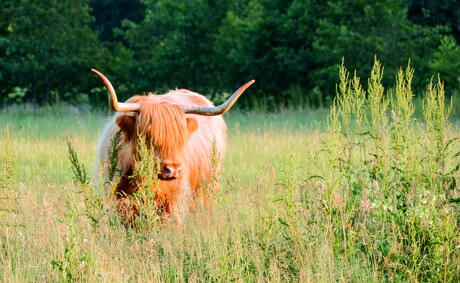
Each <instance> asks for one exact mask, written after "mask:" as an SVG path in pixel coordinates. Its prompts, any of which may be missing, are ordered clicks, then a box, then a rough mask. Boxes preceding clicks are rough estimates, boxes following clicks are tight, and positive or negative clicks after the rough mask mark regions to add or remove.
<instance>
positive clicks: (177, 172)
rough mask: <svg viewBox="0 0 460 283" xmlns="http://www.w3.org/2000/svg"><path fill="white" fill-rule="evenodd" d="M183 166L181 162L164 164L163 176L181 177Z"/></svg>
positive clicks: (166, 177) (169, 177) (170, 177)
mask: <svg viewBox="0 0 460 283" xmlns="http://www.w3.org/2000/svg"><path fill="white" fill-rule="evenodd" d="M181 173H182V166H181V165H180V164H162V166H161V177H163V178H165V179H177V178H180V177H181Z"/></svg>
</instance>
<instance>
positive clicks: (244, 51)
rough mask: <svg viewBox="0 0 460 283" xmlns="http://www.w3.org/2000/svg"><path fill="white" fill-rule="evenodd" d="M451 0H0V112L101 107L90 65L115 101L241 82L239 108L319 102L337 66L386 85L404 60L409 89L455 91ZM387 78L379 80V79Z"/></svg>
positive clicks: (220, 89) (454, 7)
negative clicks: (246, 88) (378, 67)
mask: <svg viewBox="0 0 460 283" xmlns="http://www.w3.org/2000/svg"><path fill="white" fill-rule="evenodd" d="M459 41H460V7H459V6H458V3H457V1H455V0H440V1H429V0H382V1H366V0H343V1H321V0H299V1H295V0H291V1H286V0H283V1H280V0H225V1H223V0H188V1H176V0H162V1H151V0H141V1H138V0H137V1H133V0H100V1H94V0H60V1H54V0H40V1H38V0H2V1H1V2H0V104H3V105H7V104H11V103H22V102H31V103H34V104H38V105H43V104H54V103H57V102H62V101H65V102H69V103H82V102H89V101H91V103H92V104H96V105H97V104H101V103H102V102H104V104H105V100H106V97H105V96H104V95H98V94H99V93H100V92H104V90H103V89H102V87H101V84H100V81H99V80H98V79H96V78H95V76H94V74H92V73H91V72H90V71H89V70H90V68H96V69H98V70H100V71H101V72H103V73H105V74H106V75H107V76H108V77H109V79H110V80H111V81H112V82H113V83H114V85H115V87H116V89H117V90H118V92H119V94H120V97H121V99H123V100H124V99H126V98H128V97H129V96H131V95H132V94H136V93H137V94H138V93H142V92H147V91H158V92H161V91H165V90H167V89H171V88H175V87H181V88H189V89H192V90H194V91H197V92H201V93H204V94H206V95H207V96H208V97H209V98H211V99H212V100H214V101H217V102H219V100H221V99H222V96H223V94H225V93H228V92H231V91H233V90H234V89H235V88H236V87H238V86H239V85H241V84H242V83H243V82H246V81H247V80H249V79H256V81H257V87H254V89H253V90H252V91H253V92H254V93H253V94H252V95H251V96H248V97H244V98H243V100H242V102H241V103H239V105H240V106H243V107H249V105H251V107H254V106H259V107H266V108H268V109H273V108H278V109H279V108H282V107H292V106H295V107H297V106H312V107H317V106H322V105H324V104H326V105H329V104H330V102H331V100H332V98H333V97H334V96H335V93H336V90H335V86H336V84H337V83H338V81H339V78H338V68H339V66H340V64H341V62H342V59H344V60H345V64H346V65H347V66H348V67H349V68H350V69H351V70H353V69H359V72H361V73H359V74H358V76H365V75H364V74H366V75H367V74H368V73H369V72H370V70H371V68H372V65H373V62H374V57H377V58H378V59H379V60H380V61H381V62H382V64H383V65H384V66H385V67H386V69H385V76H384V81H383V83H384V85H390V84H391V83H392V82H394V78H395V76H396V73H397V71H398V70H399V68H400V67H401V66H402V67H405V66H407V64H408V61H409V60H410V64H411V66H412V67H413V68H414V69H415V70H416V73H417V74H416V76H415V79H414V81H413V87H414V89H416V90H417V91H416V92H420V90H422V91H424V90H425V86H426V84H427V82H428V81H429V80H430V78H432V77H434V78H435V79H436V78H437V74H438V73H439V74H440V75H441V79H442V80H444V81H445V83H446V90H447V92H448V93H447V94H448V95H452V94H453V93H455V92H458V90H459V89H460V84H459V78H460V77H459V73H458V70H459V68H460V47H459ZM385 80H386V81H385Z"/></svg>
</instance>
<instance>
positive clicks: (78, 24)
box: [0, 0, 104, 104]
mask: <svg viewBox="0 0 460 283" xmlns="http://www.w3.org/2000/svg"><path fill="white" fill-rule="evenodd" d="M87 2H88V1H86V0H61V1H51V0H39V1H38V0H19V1H5V2H3V4H2V8H3V9H2V11H1V14H5V13H9V16H10V18H9V22H8V24H7V31H6V33H3V35H2V37H1V38H0V51H1V52H2V54H1V55H0V56H1V63H2V64H1V65H2V69H1V72H2V81H1V82H0V86H1V91H2V93H3V95H4V96H7V95H8V97H9V98H11V97H12V96H11V94H18V93H20V94H18V95H24V97H18V101H20V100H24V101H31V102H34V103H38V104H44V103H53V102H56V101H58V100H60V99H66V100H82V96H84V95H81V93H87V91H88V83H89V81H88V79H89V73H88V70H89V69H90V67H91V66H92V65H93V64H94V63H95V62H98V61H100V60H101V59H102V56H103V53H104V49H103V48H102V47H101V46H100V44H99V42H98V41H97V36H96V33H95V32H94V31H93V30H91V29H90V27H89V24H90V23H91V21H92V17H91V14H90V12H91V11H90V8H89V6H88V3H87ZM14 89H16V91H12V90H14ZM17 89H22V90H25V91H24V92H22V91H17ZM5 91H6V93H5ZM8 91H9V93H8ZM21 93H22V94H21ZM83 100H84V99H83Z"/></svg>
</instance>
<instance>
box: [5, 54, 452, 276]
mask: <svg viewBox="0 0 460 283" xmlns="http://www.w3.org/2000/svg"><path fill="white" fill-rule="evenodd" d="M383 75H384V70H383V67H382V66H381V65H380V63H379V62H378V61H376V62H375V65H374V69H373V71H372V73H371V75H370V78H369V80H368V85H369V87H368V88H367V89H364V88H363V87H362V85H361V82H360V79H359V78H358V77H357V76H356V75H355V74H354V75H352V76H350V74H349V72H348V71H347V70H346V68H345V66H344V65H342V66H341V68H340V78H341V81H340V83H339V84H338V86H337V97H336V99H335V101H334V103H333V106H332V108H331V109H330V111H329V115H327V118H326V114H325V112H321V111H312V110H307V109H306V110H292V111H284V112H280V113H262V112H247V113H241V112H237V111H232V112H231V113H228V114H227V115H226V116H225V118H226V120H227V123H228V126H229V141H228V150H227V154H226V156H225V157H224V167H223V170H222V172H218V171H215V175H216V176H215V177H217V176H218V175H219V174H220V178H215V181H219V183H220V186H219V190H218V191H217V192H213V193H210V194H209V196H212V198H211V200H210V201H209V202H208V205H205V206H197V207H196V209H194V211H193V212H192V213H191V214H190V215H189V216H188V217H187V218H186V219H185V221H184V222H183V224H182V225H177V224H175V223H174V221H160V222H158V221H155V220H154V218H149V219H150V220H152V222H148V221H147V222H141V223H140V224H141V225H140V226H137V227H140V228H138V229H136V228H132V226H129V225H123V221H121V220H120V217H119V213H117V211H116V207H115V205H114V204H113V203H112V202H111V199H110V198H108V197H106V196H105V195H99V194H97V193H96V192H97V190H99V189H100V188H102V189H105V190H106V191H109V190H110V188H107V185H105V184H97V183H94V182H93V183H89V184H87V183H86V182H82V181H81V180H86V179H85V178H77V179H74V178H75V177H77V176H78V174H77V176H76V174H74V173H73V171H72V166H76V165H77V167H79V168H80V169H79V170H80V172H83V170H84V169H82V168H88V166H92V162H93V156H94V151H95V148H96V143H97V137H98V135H99V129H101V128H102V125H103V123H104V121H105V118H104V117H102V115H100V114H94V113H92V112H87V111H82V112H79V113H78V115H69V114H66V111H62V112H57V113H51V114H50V113H43V112H38V113H37V112H33V113H31V112H30V111H28V110H27V111H26V113H21V114H20V115H19V114H17V113H18V112H20V111H23V110H8V111H6V112H2V113H1V114H0V123H2V128H3V129H4V132H8V135H2V138H1V139H0V159H1V160H11V162H10V163H9V164H11V165H8V166H3V167H0V168H2V170H3V171H2V172H0V176H5V172H7V171H5V170H4V169H3V168H11V170H9V171H8V172H11V173H6V175H7V176H10V177H8V184H11V185H8V186H7V187H8V188H9V189H8V190H6V189H5V186H3V187H2V186H0V190H2V193H4V192H5V193H7V195H12V196H14V197H15V198H14V202H12V203H13V204H14V205H12V206H11V209H9V210H1V212H0V213H1V216H2V217H1V218H0V221H1V224H2V229H0V276H1V277H2V278H4V280H5V281H9V282H24V281H26V282H27V281H54V282H55V281H59V282H74V281H83V282H95V281H102V282H127V281H128V282H132V281H135V282H151V281H154V282H197V281H199V282H202V281H205V282H208V281H218V282H228V281H239V282H241V281H242V282H261V281H269V282H331V281H334V282H337V281H342V282H382V281H404V282H407V281H412V282H419V281H430V282H456V281H458V280H459V279H460V278H459V277H460V268H459V266H460V258H459V246H460V240H459V224H458V223H459V215H460V211H459V207H458V202H459V201H458V200H459V190H458V186H457V184H458V181H459V180H458V179H459V172H458V170H459V167H460V166H459V165H458V164H459V163H460V162H459V154H458V152H459V150H460V146H459V144H458V141H457V139H456V137H457V136H458V130H457V129H456V128H455V127H453V126H452V125H451V124H450V122H449V114H450V106H449V105H450V104H449V101H445V97H444V90H443V85H442V84H441V83H436V84H434V83H431V84H429V85H428V87H427V91H426V95H425V96H424V99H423V102H422V103H421V105H423V106H422V109H417V108H416V105H418V102H417V103H415V102H416V100H414V95H415V94H414V93H413V92H412V89H411V85H410V82H411V79H412V76H413V75H414V70H413V69H412V68H411V67H410V66H408V67H407V68H405V69H401V71H400V72H399V74H398V76H397V80H396V85H395V87H394V89H392V90H390V91H386V90H385V89H383V87H382V85H381V79H382V76H383ZM438 81H439V80H438ZM417 111H419V113H422V115H421V116H420V118H418V116H417V118H416V117H414V116H415V113H418V112H417ZM15 115H16V117H20V118H19V119H18V120H16V119H11V118H9V117H11V116H15ZM6 124H8V128H7V127H6ZM6 129H8V130H6ZM42 129H43V130H42ZM45 130H49V131H50V132H49V133H45V132H42V131H45ZM7 137H8V138H7ZM67 141H68V142H69V143H70V144H71V148H72V150H69V146H68V145H67ZM70 151H73V154H74V155H73V156H74V158H73V159H72V158H71V159H70V160H69V158H68V156H69V152H70ZM214 158H215V159H216V160H217V159H218V158H221V157H218V156H214ZM71 160H73V162H71ZM72 164H73V165H72ZM2 174H3V175H2ZM114 174H116V172H114ZM80 175H81V176H84V174H80ZM218 179H220V180H218ZM1 180H3V179H1ZM75 180H76V181H75ZM79 180H80V181H79ZM1 184H4V182H3V183H0V185H1ZM205 193H206V192H205ZM2 205H3V204H2ZM147 208H148V207H147ZM2 209H3V208H2ZM145 214H146V215H154V210H150V211H149V210H148V209H147V210H145ZM147 220H148V219H147ZM143 224H145V225H143Z"/></svg>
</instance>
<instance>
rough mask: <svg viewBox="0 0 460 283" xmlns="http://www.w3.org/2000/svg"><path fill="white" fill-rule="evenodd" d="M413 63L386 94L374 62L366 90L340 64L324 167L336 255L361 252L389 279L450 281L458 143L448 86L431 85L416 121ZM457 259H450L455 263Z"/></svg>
mask: <svg viewBox="0 0 460 283" xmlns="http://www.w3.org/2000/svg"><path fill="white" fill-rule="evenodd" d="M413 74H414V70H413V69H412V68H411V67H410V64H409V65H408V66H407V68H406V69H405V70H402V69H401V70H400V71H399V72H398V75H397V78H396V88H395V89H394V91H393V92H390V93H389V94H388V95H387V96H385V95H384V89H383V86H382V84H381V80H382V76H383V67H382V66H381V64H380V62H379V61H378V60H376V61H375V63H374V67H373V69H372V73H371V77H370V78H369V81H368V85H369V87H368V90H367V92H364V91H363V90H362V87H361V86H360V83H359V78H358V77H357V76H356V74H355V75H354V76H353V78H351V79H350V78H349V73H348V72H347V70H346V69H345V67H344V65H343V64H342V66H341V68H340V79H341V80H340V84H339V86H338V91H337V97H336V99H335V101H334V104H333V106H332V109H331V113H330V115H329V117H328V130H327V135H326V137H325V138H324V140H323V152H322V153H321V154H319V155H318V158H327V160H328V163H327V164H326V165H327V166H325V167H324V168H322V169H321V170H320V172H321V173H320V174H319V175H320V176H321V177H314V178H312V179H313V180H312V181H311V184H312V185H313V184H314V183H313V181H316V182H319V183H320V184H321V189H322V190H323V193H322V194H321V197H320V199H323V200H325V204H324V206H323V209H322V211H323V215H321V218H323V219H324V223H327V226H328V227H327V230H328V231H329V235H328V236H329V239H330V240H331V241H332V243H331V244H333V247H334V253H333V254H334V256H345V257H359V258H361V260H364V261H365V262H367V263H368V264H369V265H370V266H373V268H375V271H376V272H378V273H379V274H381V276H382V277H383V278H385V279H386V280H389V281H415V282H418V281H430V282H456V281H458V280H459V270H458V263H459V262H458V252H459V251H458V248H459V246H458V243H459V238H458V237H459V236H458V219H459V214H458V206H457V204H455V201H454V202H453V201H452V200H453V199H456V198H458V188H457V183H458V178H459V174H458V170H459V165H460V163H459V159H458V155H459V152H458V146H457V147H456V146H455V144H456V143H457V138H454V137H452V132H451V127H450V124H449V119H448V118H449V114H450V107H449V104H448V103H446V101H445V96H444V86H443V84H442V83H441V82H440V80H439V79H438V83H437V84H433V83H430V84H429V85H428V87H427V92H426V97H425V99H424V100H423V120H418V119H415V118H414V117H413V114H414V111H415V109H414V104H413V97H414V94H413V92H412V88H411V81H412V78H413ZM453 261H454V262H456V264H453Z"/></svg>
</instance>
